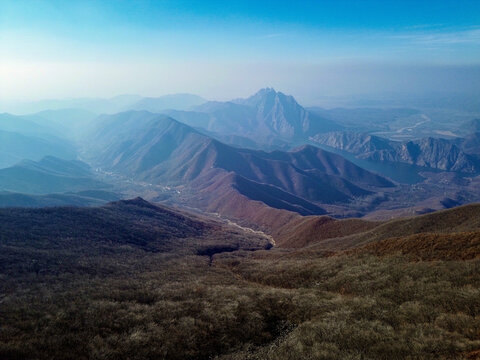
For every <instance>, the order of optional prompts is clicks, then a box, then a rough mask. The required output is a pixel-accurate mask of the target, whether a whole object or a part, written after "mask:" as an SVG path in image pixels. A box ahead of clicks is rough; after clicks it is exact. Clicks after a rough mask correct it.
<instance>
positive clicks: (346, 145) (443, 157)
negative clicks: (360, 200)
mask: <svg viewBox="0 0 480 360" xmlns="http://www.w3.org/2000/svg"><path fill="white" fill-rule="evenodd" d="M312 140H313V141H314V142H315V143H318V144H321V145H326V146H329V147H331V148H335V149H339V150H343V151H346V152H349V153H352V154H355V155H356V156H358V157H359V158H362V159H369V160H375V161H380V162H400V163H407V164H413V165H417V166H422V167H426V168H432V169H439V170H446V171H456V172H463V173H478V172H479V171H480V157H478V156H477V155H476V154H474V153H473V152H474V151H473V149H476V148H477V147H476V145H477V143H478V135H475V134H474V135H472V136H470V137H469V138H467V139H454V140H448V139H441V138H423V139H420V140H411V141H406V142H399V141H392V140H388V139H385V138H381V137H378V136H374V135H371V134H365V133H355V132H332V133H326V134H317V135H315V136H314V137H312ZM467 151H468V153H467Z"/></svg>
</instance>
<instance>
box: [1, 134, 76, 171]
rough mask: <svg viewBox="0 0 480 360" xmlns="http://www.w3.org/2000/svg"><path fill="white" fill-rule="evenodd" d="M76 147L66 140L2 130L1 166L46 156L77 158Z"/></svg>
mask: <svg viewBox="0 0 480 360" xmlns="http://www.w3.org/2000/svg"><path fill="white" fill-rule="evenodd" d="M75 155H76V154H75V150H74V148H73V147H72V146H71V145H69V144H67V143H64V142H61V141H55V140H54V139H45V138H41V137H36V136H27V135H22V134H20V133H15V132H10V131H2V130H0V168H4V167H8V166H12V165H14V164H16V163H18V162H20V161H21V160H24V159H29V160H40V159H42V158H43V157H45V156H56V157H61V158H64V159H74V158H75Z"/></svg>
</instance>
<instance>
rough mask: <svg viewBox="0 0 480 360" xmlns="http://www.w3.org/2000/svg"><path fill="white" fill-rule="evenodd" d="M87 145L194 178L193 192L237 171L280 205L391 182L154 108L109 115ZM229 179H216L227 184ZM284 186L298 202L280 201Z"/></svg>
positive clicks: (310, 152)
mask: <svg viewBox="0 0 480 360" xmlns="http://www.w3.org/2000/svg"><path fill="white" fill-rule="evenodd" d="M88 149H89V151H90V155H91V158H92V159H93V160H94V161H96V163H97V164H99V165H100V166H103V167H105V168H106V169H110V170H114V171H116V172H120V173H123V174H126V175H128V176H134V177H135V178H136V179H137V180H141V181H144V182H147V183H153V184H163V185H170V186H184V185H188V186H189V188H190V189H196V190H195V191H194V195H192V197H198V196H199V195H198V194H199V191H200V190H202V191H205V189H207V188H209V187H211V186H212V185H213V182H215V181H219V182H223V183H222V184H225V181H227V180H225V177H224V175H225V174H235V175H238V177H231V178H229V180H228V181H227V182H229V185H228V186H230V187H234V188H235V189H237V190H240V191H242V190H243V195H246V194H247V193H248V194H249V195H250V196H252V197H254V198H255V200H258V201H263V202H264V203H268V204H270V205H273V204H274V203H275V204H276V206H281V207H280V208H289V209H292V208H295V207H298V206H300V207H301V208H302V210H301V212H304V210H305V209H310V210H309V211H311V210H313V209H317V210H318V213H324V211H323V209H322V210H320V208H319V207H318V206H315V205H314V204H313V203H335V202H348V201H349V200H351V199H352V198H353V197H358V196H364V195H367V194H370V191H369V190H366V189H365V188H362V187H361V185H362V184H363V185H365V184H369V185H370V186H377V187H389V186H392V184H391V183H390V182H389V181H387V180H385V179H384V178H382V177H380V176H377V175H374V174H372V173H370V172H368V171H366V170H363V169H361V168H359V167H357V166H356V165H354V164H352V163H350V162H348V161H347V160H345V159H343V158H342V157H341V156H338V155H334V154H331V153H328V152H326V151H323V150H321V149H317V148H314V147H302V148H299V149H296V150H294V151H292V152H280V151H276V152H271V153H268V152H264V151H254V150H246V149H239V148H234V147H231V146H228V145H225V144H223V143H220V142H219V141H216V140H213V139H211V138H209V137H207V136H206V135H204V134H201V133H199V132H198V131H196V130H194V129H192V128H190V127H188V126H186V125H184V124H181V123H179V122H177V121H175V120H173V119H171V118H168V117H166V116H162V115H155V114H152V113H148V112H126V113H121V114H117V115H114V116H104V117H103V118H102V119H101V125H100V128H99V129H98V130H97V131H95V133H94V134H93V135H92V137H91V143H90V144H89V145H88ZM247 180H248V181H247ZM228 186H227V187H226V186H220V185H218V186H217V187H218V188H219V189H223V191H226V189H227V188H228ZM252 188H255V190H252ZM247 189H248V190H247ZM267 193H269V194H268V195H267ZM280 193H282V196H281V198H282V199H283V200H282V201H285V200H286V199H290V200H289V201H292V202H293V203H289V204H288V205H285V206H283V205H280V204H281V202H280V201H277V202H274V201H273V199H274V198H275V196H276V195H273V194H277V195H279V194H280ZM287 193H288V194H287ZM253 194H255V195H253ZM261 194H262V195H261ZM215 196H220V194H215ZM192 201H193V200H192ZM302 202H303V205H300V203H302ZM307 203H309V204H307Z"/></svg>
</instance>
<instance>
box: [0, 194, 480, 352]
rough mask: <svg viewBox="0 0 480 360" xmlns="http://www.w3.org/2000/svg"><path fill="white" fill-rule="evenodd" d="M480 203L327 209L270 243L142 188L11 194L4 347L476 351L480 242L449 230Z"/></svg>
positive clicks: (472, 227) (1, 270)
mask: <svg viewBox="0 0 480 360" xmlns="http://www.w3.org/2000/svg"><path fill="white" fill-rule="evenodd" d="M479 208H480V206H474V207H464V208H458V209H453V210H450V211H447V212H444V213H438V214H431V215H427V216H423V217H418V218H411V219H402V220H395V221H391V222H387V223H367V222H365V223H366V224H367V225H365V223H363V222H361V221H357V220H355V221H356V222H355V223H353V222H352V220H346V221H339V220H332V221H327V218H325V217H319V221H318V222H317V223H316V225H315V226H316V229H317V230H319V231H321V232H322V231H323V230H326V229H328V230H329V231H323V232H324V234H325V236H324V239H323V240H322V239H320V240H318V239H317V241H313V242H310V244H309V245H308V246H307V247H301V246H300V245H299V244H297V245H298V248H297V249H285V248H284V249H282V248H273V249H270V250H268V251H267V250H262V249H267V248H269V247H270V245H269V239H268V238H266V237H265V236H263V235H262V234H259V233H253V232H252V231H249V230H248V229H242V228H239V227H238V226H234V225H227V224H225V223H220V222H219V221H217V220H215V221H214V220H209V219H206V218H201V217H198V216H193V215H191V214H187V213H183V212H179V211H177V210H172V209H168V208H165V207H159V206H155V205H152V204H150V203H147V202H145V201H143V200H141V199H135V200H130V201H120V202H116V203H111V204H109V205H106V206H103V207H99V208H50V209H28V210H26V209H3V210H0V250H1V251H0V277H1V281H0V294H1V295H0V296H1V297H0V314H1V318H2V324H1V326H0V358H2V359H159V358H165V359H212V358H216V359H306V358H314V359H405V358H412V359H475V358H478V354H479V352H480V336H479V334H480V320H479V316H480V300H479V299H480V272H479V271H478V268H479V266H480V259H479V255H480V249H479V247H478V246H477V247H472V246H470V247H469V249H470V250H469V254H470V255H469V256H468V257H461V256H451V253H446V252H445V248H446V247H448V245H449V242H448V241H447V240H445V239H446V236H450V235H451V236H453V237H454V239H455V240H454V242H453V243H452V244H451V247H453V248H451V250H452V251H453V250H456V249H459V248H465V249H466V248H467V247H468V246H466V245H468V244H471V243H472V241H476V240H475V236H477V235H468V236H466V237H465V238H464V235H461V233H462V232H464V231H469V232H470V233H471V234H478V232H479V231H480V227H479V224H478V219H477V213H478V209H479ZM448 221H450V222H452V223H455V224H457V226H456V227H453V230H452V231H449V232H448V231H446V228H447V227H446V225H445V222H448ZM455 221H456V222H455ZM399 226H400V228H399V230H398V231H402V234H401V236H405V237H408V239H407V240H405V239H404V240H400V241H397V240H395V238H392V236H393V237H398V234H396V233H394V232H392V230H391V229H395V228H397V227H399ZM406 229H411V230H410V231H407V230H406ZM437 229H438V232H437V233H436V230H437ZM424 232H429V233H432V234H437V235H436V236H437V237H438V238H439V239H440V244H441V246H440V247H437V246H435V241H433V242H432V239H429V241H428V242H426V243H424V237H423V236H424V234H425V233H424ZM311 233H312V234H313V233H314V231H312V232H311ZM347 233H350V235H346V236H345V234H347ZM365 234H371V235H372V236H369V239H370V240H371V241H367V243H366V244H364V243H361V244H360V243H356V242H347V244H346V248H345V246H338V245H341V244H342V242H343V240H345V239H347V238H348V237H349V236H350V237H354V236H356V237H357V239H360V240H361V239H363V237H364V236H366V235H365ZM342 239H343V240H342ZM476 239H478V236H477V238H476ZM327 240H329V241H331V242H332V243H335V244H336V246H330V251H328V252H325V251H324V250H322V249H325V247H324V245H325V243H324V242H325V241H327ZM385 241H387V242H388V243H385V244H384V243H383V242H385ZM405 241H407V244H411V243H412V242H415V243H416V244H417V245H418V244H422V243H424V246H423V247H421V248H422V249H423V250H422V251H423V253H428V256H416V257H415V256H411V254H412V251H417V246H416V247H407V248H408V249H410V250H408V251H406V250H405V249H406V248H405ZM385 249H386V250H385ZM425 249H426V252H425ZM254 250H256V251H254ZM409 251H410V253H409Z"/></svg>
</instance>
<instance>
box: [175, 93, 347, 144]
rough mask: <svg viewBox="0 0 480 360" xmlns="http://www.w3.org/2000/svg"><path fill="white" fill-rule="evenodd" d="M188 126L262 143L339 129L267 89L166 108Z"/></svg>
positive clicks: (332, 123) (219, 134)
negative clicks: (246, 95) (245, 95)
mask: <svg viewBox="0 0 480 360" xmlns="http://www.w3.org/2000/svg"><path fill="white" fill-rule="evenodd" d="M165 113H166V114H168V115H169V116H171V117H173V118H175V119H177V120H179V121H181V122H183V123H185V124H187V125H190V126H192V127H197V128H202V129H204V130H206V131H209V132H212V133H216V134H218V136H219V137H221V138H223V139H225V140H228V139H230V140H235V139H236V138H229V136H232V135H235V136H237V137H241V138H247V139H250V140H252V141H254V142H256V143H259V144H263V145H264V146H272V145H277V146H282V145H283V143H284V142H299V141H302V140H305V139H307V138H308V136H312V135H315V134H317V133H321V132H326V131H334V130H340V129H341V128H342V127H341V126H339V125H337V124H335V123H334V122H332V121H329V120H325V119H323V118H321V117H320V116H318V115H315V114H313V113H310V112H308V111H307V110H305V109H304V108H303V107H302V106H300V105H299V104H298V103H297V102H296V101H295V99H294V98H293V97H292V96H287V95H285V94H283V93H281V92H276V91H275V90H273V89H270V88H267V89H262V90H260V91H258V92H257V93H256V94H254V95H253V96H251V97H249V98H247V99H236V100H232V101H228V102H218V101H211V102H207V103H205V104H202V105H200V106H196V107H194V108H193V109H192V110H191V111H167V112H165Z"/></svg>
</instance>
